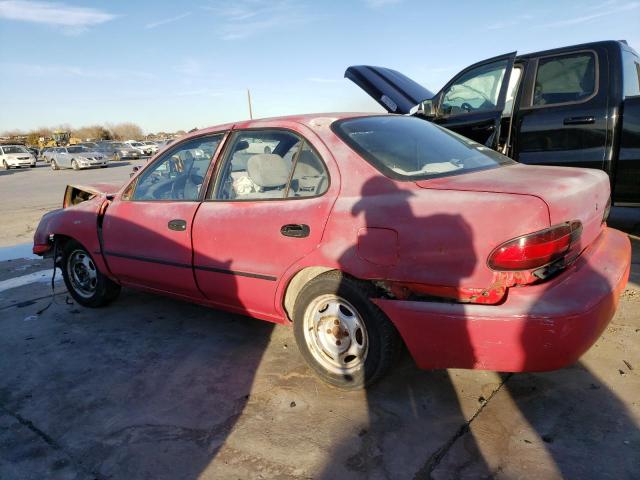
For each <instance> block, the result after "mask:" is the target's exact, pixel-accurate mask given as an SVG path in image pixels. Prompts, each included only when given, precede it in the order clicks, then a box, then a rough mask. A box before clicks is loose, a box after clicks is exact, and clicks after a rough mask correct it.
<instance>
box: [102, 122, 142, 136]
mask: <svg viewBox="0 0 640 480" xmlns="http://www.w3.org/2000/svg"><path fill="white" fill-rule="evenodd" d="M107 128H108V129H109V132H110V133H111V137H112V138H114V139H116V140H142V139H143V138H144V132H143V131H142V128H140V127H139V126H138V125H136V124H135V123H130V122H127V123H118V124H116V125H108V126H107Z"/></svg>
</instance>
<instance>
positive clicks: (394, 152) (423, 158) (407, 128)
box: [332, 115, 515, 180]
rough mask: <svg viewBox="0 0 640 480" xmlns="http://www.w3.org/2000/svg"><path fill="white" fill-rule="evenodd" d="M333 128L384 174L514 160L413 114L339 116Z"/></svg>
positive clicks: (400, 176) (409, 176) (439, 173)
mask: <svg viewBox="0 0 640 480" xmlns="http://www.w3.org/2000/svg"><path fill="white" fill-rule="evenodd" d="M332 129H333V131H334V132H335V133H336V134H337V135H338V136H339V137H340V138H342V139H343V140H344V141H345V142H346V143H347V144H348V145H349V146H350V147H351V148H353V149H354V150H355V151H356V152H358V153H359V154H360V155H362V156H363V157H364V158H365V160H367V161H368V162H369V163H371V164H372V165H373V166H374V167H376V168H377V169H378V170H380V172H382V173H383V174H385V175H386V176H388V177H391V178H395V179H397V180H423V179H428V178H434V177H443V176H448V175H457V174H460V173H467V172H473V171H476V170H485V169H488V168H495V167H498V166H500V165H510V164H512V163H515V162H514V161H513V160H511V159H510V158H508V157H505V156H504V155H501V154H500V153H498V152H496V151H494V150H491V149H490V148H487V147H485V146H483V145H480V144H479V143H476V142H473V141H471V140H469V139H467V138H465V137H463V136H461V135H458V134H456V133H453V132H451V131H449V130H446V129H444V128H442V127H440V126H438V125H435V124H433V123H431V122H428V121H426V120H421V119H419V118H416V117H405V116H399V115H398V116H396V115H385V116H372V117H360V118H351V119H347V120H339V121H337V122H335V123H334V124H333V125H332Z"/></svg>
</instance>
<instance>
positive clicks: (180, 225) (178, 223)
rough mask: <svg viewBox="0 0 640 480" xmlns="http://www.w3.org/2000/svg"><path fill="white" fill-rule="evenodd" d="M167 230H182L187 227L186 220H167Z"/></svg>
mask: <svg viewBox="0 0 640 480" xmlns="http://www.w3.org/2000/svg"><path fill="white" fill-rule="evenodd" d="M167 226H168V227H169V230H175V231H176V232H184V231H185V230H186V229H187V221H186V220H180V219H176V220H169V223H168V225H167Z"/></svg>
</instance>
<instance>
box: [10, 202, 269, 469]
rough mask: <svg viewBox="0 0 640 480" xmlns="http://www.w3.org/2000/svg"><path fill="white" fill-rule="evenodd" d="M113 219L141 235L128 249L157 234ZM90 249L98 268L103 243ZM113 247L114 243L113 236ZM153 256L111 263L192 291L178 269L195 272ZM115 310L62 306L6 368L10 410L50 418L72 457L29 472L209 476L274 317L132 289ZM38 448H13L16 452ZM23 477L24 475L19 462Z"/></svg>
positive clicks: (230, 288)
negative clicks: (263, 318) (261, 317)
mask: <svg viewBox="0 0 640 480" xmlns="http://www.w3.org/2000/svg"><path fill="white" fill-rule="evenodd" d="M79 210H80V209H79ZM75 218H76V220H77V221H78V222H79V224H83V225H84V224H86V225H92V224H95V215H94V213H93V212H92V211H90V212H82V211H78V212H77V215H76V217H75ZM114 221H116V222H118V224H119V225H118V226H119V227H121V228H118V229H117V230H118V231H122V232H130V234H134V233H135V235H133V236H131V235H130V236H127V238H125V239H124V243H123V244H124V245H126V244H127V242H132V241H133V240H132V239H133V238H136V239H140V238H146V237H145V236H146V235H150V236H154V235H155V234H156V233H154V232H153V231H149V229H148V228H147V227H145V226H144V225H142V222H140V223H139V222H136V219H135V218H127V217H125V216H119V217H117V218H115V220H114ZM145 230H147V231H145ZM168 238H170V237H168V236H167V237H165V243H164V245H165V246H166V251H167V252H170V253H171V254H172V255H174V256H175V257H176V258H182V257H184V258H188V259H190V258H191V257H192V253H191V251H190V249H189V247H188V243H185V242H182V243H181V242H177V241H169V240H167V239H168ZM83 247H84V248H85V249H86V250H87V251H88V252H89V253H90V255H91V256H92V257H93V258H94V261H95V262H96V264H98V258H99V257H100V245H97V244H96V245H89V244H87V245H83ZM105 247H106V248H107V249H109V248H115V247H113V246H112V245H110V244H109V243H108V239H107V243H106V244H105ZM146 252H147V258H146V259H145V260H143V261H141V260H135V259H132V258H129V259H126V258H122V257H115V256H110V255H106V258H107V263H108V265H110V267H111V268H114V266H115V262H114V259H115V258H120V259H121V263H120V265H119V268H120V269H121V271H124V270H125V269H126V270H127V271H129V272H130V275H133V274H134V272H135V274H141V273H143V274H144V275H149V276H150V277H153V278H154V281H155V282H156V283H157V285H158V288H160V286H161V279H165V281H168V280H167V279H169V278H172V279H173V280H175V279H177V278H181V279H183V285H182V287H183V289H185V290H186V289H187V281H188V279H189V278H190V276H189V275H183V276H181V277H179V275H182V274H181V273H180V272H179V271H178V269H179V268H181V269H182V270H186V271H187V272H189V271H190V268H183V267H176V266H175V264H174V267H173V268H172V266H171V264H169V265H167V262H165V263H160V262H151V261H150V258H149V257H152V256H153V255H160V254H161V252H159V251H154V250H153V249H151V248H146ZM112 253H118V252H117V251H116V252H112ZM157 260H159V261H160V260H162V259H161V258H158V259H157ZM206 261H208V262H210V263H213V262H216V265H218V266H219V267H220V270H222V271H225V272H231V271H232V269H233V262H232V261H230V260H220V259H217V260H216V259H214V258H211V257H207V259H206ZM63 268H64V267H63ZM99 268H106V266H100V267H99ZM143 270H144V272H143ZM221 275H226V276H225V292H226V293H227V296H228V298H230V299H231V301H233V300H235V302H234V305H233V307H234V310H235V311H236V312H238V313H243V312H242V302H241V301H240V299H239V298H238V294H237V291H238V287H237V280H236V279H235V277H233V275H229V274H221ZM191 281H193V278H192V277H191ZM211 281H215V278H212V279H211ZM194 288H195V286H194ZM154 293H158V292H157V289H156V292H154ZM165 293H168V292H165ZM194 295H195V292H194ZM199 301H200V302H201V303H207V299H206V298H202V297H200V298H199ZM113 307H114V308H108V307H107V308H103V309H98V310H96V309H88V308H87V309H85V308H78V306H77V305H75V304H73V303H71V302H69V303H63V302H56V303H55V304H54V305H53V308H50V309H48V310H46V311H45V312H44V313H43V314H42V316H41V318H40V319H39V321H38V326H39V330H38V335H36V336H37V338H35V339H34V340H35V341H34V343H33V344H32V346H33V347H34V348H33V350H31V349H28V351H27V352H18V351H17V349H13V350H12V352H7V355H12V354H13V355H14V360H13V361H7V362H2V365H1V366H0V371H1V372H2V375H1V376H2V378H3V381H2V385H1V386H0V406H1V407H2V409H3V412H11V415H13V417H14V418H15V419H20V418H29V419H30V422H32V423H33V424H34V425H39V426H40V428H42V431H45V432H46V436H45V439H47V442H49V443H50V444H52V445H54V450H53V451H54V455H56V456H59V457H61V460H59V461H56V462H53V461H51V457H49V456H46V457H45V456H43V458H42V465H40V464H38V463H37V461H36V460H34V459H33V458H30V457H29V458H27V460H29V462H31V463H26V466H27V467H26V470H25V476H31V475H34V476H36V477H38V478H51V477H54V476H55V477H56V478H57V477H60V478H62V477H65V478H66V477H67V476H68V477H72V476H74V475H73V473H74V472H75V474H76V475H78V476H83V477H84V476H85V474H87V475H88V474H91V477H92V478H94V477H95V478H186V479H195V478H200V476H201V475H202V474H203V472H204V471H208V472H209V471H210V469H211V465H212V463H214V462H213V461H214V459H215V458H216V457H217V455H218V454H219V453H220V451H221V449H224V446H225V443H226V441H227V439H228V436H229V434H230V432H231V431H232V430H233V428H234V426H235V424H236V422H237V420H238V418H240V416H241V414H242V412H243V410H244V408H245V405H246V404H247V402H248V400H249V398H250V393H251V391H252V387H253V384H254V380H255V373H256V371H257V368H258V366H259V365H260V364H261V363H262V360H263V355H264V352H265V350H266V349H267V346H268V345H269V342H270V337H271V333H272V331H273V324H272V323H269V322H264V321H261V320H251V319H248V318H245V317H241V316H240V315H236V314H228V313H221V312H218V311H216V310H211V309H204V308H202V307H200V306H197V305H192V304H189V303H185V302H181V301H177V300H174V299H171V298H162V297H158V296H153V297H152V296H149V295H147V294H145V293H143V292H139V291H134V290H129V289H124V290H123V291H122V294H121V297H120V298H119V299H117V300H116V301H115V303H114V304H113ZM212 320H213V321H212ZM17 352H18V353H17ZM26 353H28V354H29V356H28V357H23V354H26ZM27 358H28V359H29V360H28V361H26V362H25V361H24V359H27ZM9 367H11V368H9ZM44 379H48V380H49V381H44ZM52 379H55V381H51V380H52ZM43 435H45V434H43ZM38 441H41V439H39V438H37V437H36V439H35V441H33V444H35V445H38ZM27 447H29V445H26V446H25V445H24V444H20V442H19V441H16V442H14V443H12V444H11V445H9V444H7V449H8V453H7V455H9V456H10V455H11V454H12V452H13V453H15V452H16V451H20V449H21V448H27ZM34 448H35V447H34ZM40 448H41V447H40ZM16 449H17V450H16ZM1 457H5V455H4V454H3V455H1ZM5 458H6V457H5ZM25 461H26V460H25ZM1 463H2V460H1V459H0V464H1ZM36 465H37V467H36ZM13 472H14V473H13V474H12V475H19V476H20V474H19V473H17V472H20V467H16V470H14V471H13ZM26 472H28V474H27V473H26ZM81 474H82V475H81ZM74 478H75V477H74Z"/></svg>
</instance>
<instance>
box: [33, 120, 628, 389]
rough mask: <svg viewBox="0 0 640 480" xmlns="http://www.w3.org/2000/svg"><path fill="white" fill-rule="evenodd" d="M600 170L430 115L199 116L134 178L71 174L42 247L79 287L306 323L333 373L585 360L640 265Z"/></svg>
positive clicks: (91, 295)
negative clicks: (403, 353)
mask: <svg viewBox="0 0 640 480" xmlns="http://www.w3.org/2000/svg"><path fill="white" fill-rule="evenodd" d="M608 210H609V181H608V178H607V176H606V174H605V173H603V172H601V171H597V170H587V169H573V168H562V167H538V166H527V165H521V164H517V163H515V162H513V161H512V160H510V159H508V158H507V157H505V156H502V155H500V154H498V153H496V152H495V151H492V150H490V149H488V148H486V147H483V146H482V145H479V144H477V143H474V142H472V141H470V140H467V139H465V138H463V137H461V136H459V135H457V134H454V133H452V132H450V131H448V130H446V129H443V128H441V127H439V126H437V125H434V124H431V123H429V122H425V121H423V120H420V119H418V118H413V117H405V116H398V115H354V114H325V115H323V116H318V115H306V116H295V117H285V118H276V119H270V120H255V121H249V122H242V123H236V124H233V125H232V124H229V125H221V126H218V127H213V128H209V129H206V130H200V131H197V132H194V133H192V134H190V135H189V136H187V137H185V138H183V139H182V140H180V141H177V142H175V143H173V144H171V145H169V146H167V147H165V149H164V150H162V151H160V152H159V153H158V154H157V155H156V156H155V157H154V158H153V159H152V160H151V161H150V162H149V163H148V164H147V165H146V166H145V167H144V168H143V169H142V170H140V171H139V172H137V174H136V175H135V176H134V177H133V178H132V179H131V180H130V181H129V182H128V183H127V184H125V185H124V186H112V185H105V184H101V185H95V186H92V187H78V186H69V187H67V192H66V194H65V205H64V208H63V209H61V210H56V211H53V212H50V213H48V214H46V215H45V216H44V217H43V218H42V220H41V222H40V225H39V227H38V229H37V232H36V234H35V239H34V243H35V245H34V252H35V253H38V254H41V255H47V254H51V253H52V252H54V251H55V256H56V262H57V263H58V264H59V266H60V267H61V269H62V272H63V275H64V280H65V283H66V286H67V288H68V290H69V292H70V293H71V295H73V297H74V298H75V300H76V301H77V302H78V303H80V304H82V305H84V306H87V307H100V306H103V305H105V304H107V303H108V302H110V301H112V300H114V299H115V298H116V297H117V295H118V293H119V291H120V287H121V286H127V287H133V288H139V289H144V290H147V291H151V292H157V293H160V294H164V295H171V296H173V297H176V298H180V299H184V300H187V301H191V302H197V303H201V304H204V305H209V306H211V307H215V308H221V309H225V310H228V311H232V312H237V313H242V314H246V315H250V316H252V317H257V318H261V319H264V320H268V321H271V322H277V323H284V324H290V323H292V324H293V327H294V331H295V337H296V340H297V343H298V347H299V348H300V351H301V352H302V354H303V356H304V357H305V359H306V360H307V361H308V363H309V365H310V366H311V367H312V368H313V370H315V372H316V373H317V374H318V375H319V376H320V377H321V378H322V379H324V380H325V381H327V382H329V383H331V384H333V385H336V386H339V387H343V388H361V387H364V386H366V385H369V384H370V383H371V382H373V381H375V380H377V379H378V378H380V377H381V376H382V375H383V374H384V373H385V372H386V371H388V369H389V367H390V366H391V364H392V360H393V358H394V354H395V352H396V351H397V350H398V348H399V347H401V345H402V343H404V344H405V345H406V347H407V348H408V350H409V351H410V352H411V354H412V356H413V358H414V359H415V360H416V363H417V364H418V366H420V367H422V368H450V367H455V368H477V369H490V370H498V371H511V372H517V371H534V370H550V369H556V368H561V367H563V366H566V365H568V364H571V363H573V362H575V361H576V360H577V359H578V358H579V357H580V355H582V354H583V353H584V352H585V351H586V350H587V349H588V348H589V347H590V346H591V345H592V344H593V343H594V342H595V340H596V339H597V338H598V336H599V335H600V334H601V333H602V331H603V330H604V328H605V327H606V325H607V323H608V322H609V321H610V319H611V318H612V316H613V314H614V312H615V310H616V306H617V303H618V298H619V296H620V293H621V291H622V289H623V288H624V286H625V284H626V281H627V278H628V275H629V267H630V255H631V247H630V243H629V240H628V238H627V237H626V235H624V234H622V233H620V232H618V231H616V230H613V229H610V228H608V227H607V226H606V219H607V214H608Z"/></svg>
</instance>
